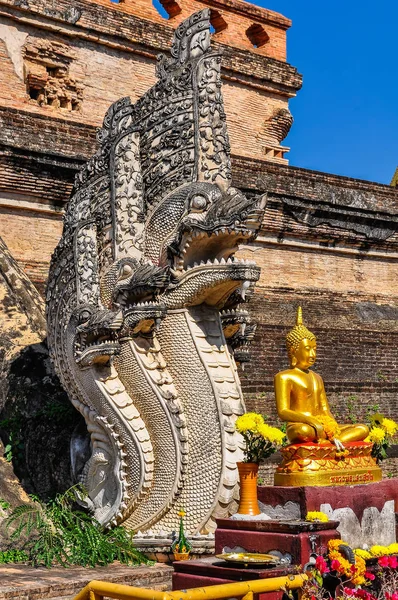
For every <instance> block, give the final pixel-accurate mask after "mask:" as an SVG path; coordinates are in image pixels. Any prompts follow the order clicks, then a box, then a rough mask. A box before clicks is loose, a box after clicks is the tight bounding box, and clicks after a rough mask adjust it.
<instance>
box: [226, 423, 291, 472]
mask: <svg viewBox="0 0 398 600" xmlns="http://www.w3.org/2000/svg"><path fill="white" fill-rule="evenodd" d="M235 428H236V430H237V431H239V433H241V434H242V436H243V439H244V441H245V449H244V462H247V463H257V464H260V463H261V462H263V460H265V459H266V458H268V457H269V456H271V454H273V453H274V452H276V450H278V448H279V447H280V446H281V445H282V444H283V442H284V440H285V437H286V436H285V434H284V433H283V431H281V430H280V429H278V428H277V427H272V426H271V425H268V423H266V422H265V421H264V417H262V416H261V415H259V414H258V413H254V412H249V413H245V414H244V415H242V416H241V417H238V418H237V419H236V422H235Z"/></svg>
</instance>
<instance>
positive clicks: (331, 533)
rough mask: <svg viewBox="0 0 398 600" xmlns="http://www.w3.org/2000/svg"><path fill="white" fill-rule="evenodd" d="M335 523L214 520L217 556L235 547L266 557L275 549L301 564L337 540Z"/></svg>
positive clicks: (296, 563) (293, 561)
mask: <svg viewBox="0 0 398 600" xmlns="http://www.w3.org/2000/svg"><path fill="white" fill-rule="evenodd" d="M337 526H338V522H336V521H329V522H328V523H305V522H299V521H297V522H288V521H285V522H284V521H235V520H234V519H217V530H216V536H215V537H216V539H215V544H216V548H215V549H216V554H221V553H222V552H223V550H224V548H229V549H230V550H233V548H235V547H236V546H240V547H242V548H244V549H245V550H246V551H247V552H259V553H261V554H267V553H268V552H270V551H271V550H278V551H279V552H281V553H282V554H288V555H289V557H290V558H291V562H292V564H295V565H303V564H305V563H306V562H308V561H309V559H310V555H311V553H313V552H316V553H319V552H320V551H322V550H325V549H326V546H327V543H328V541H329V540H331V539H336V538H339V537H340V535H339V534H338V532H337V530H336V528H337Z"/></svg>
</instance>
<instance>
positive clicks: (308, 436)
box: [286, 423, 326, 444]
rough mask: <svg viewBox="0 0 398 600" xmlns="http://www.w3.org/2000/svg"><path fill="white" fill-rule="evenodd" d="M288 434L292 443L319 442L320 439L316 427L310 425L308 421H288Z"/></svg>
mask: <svg viewBox="0 0 398 600" xmlns="http://www.w3.org/2000/svg"><path fill="white" fill-rule="evenodd" d="M286 435H287V437H288V440H289V442H290V443H291V444H302V443H304V442H317V441H318V440H319V438H318V436H317V433H316V431H315V428H314V427H312V426H311V425H308V423H288V425H287V427H286ZM325 439H326V436H325ZM319 441H321V440H319Z"/></svg>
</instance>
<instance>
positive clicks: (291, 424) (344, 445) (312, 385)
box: [275, 307, 381, 485]
mask: <svg viewBox="0 0 398 600" xmlns="http://www.w3.org/2000/svg"><path fill="white" fill-rule="evenodd" d="M286 345H287V351H288V355H289V359H290V365H291V368H290V369H286V370H285V371H281V372H280V373H277V375H276V376H275V397H276V406H277V411H278V415H279V418H280V419H282V421H286V422H287V428H286V435H287V438H288V440H289V442H290V446H287V447H285V448H284V449H282V455H283V457H284V462H283V463H282V465H281V466H280V467H279V468H278V470H277V473H276V475H275V484H276V485H331V484H332V485H342V484H349V485H351V484H352V483H364V482H366V481H376V480H378V479H380V478H381V471H380V469H379V467H377V466H376V463H375V461H374V459H373V458H372V457H371V455H370V454H371V450H372V444H370V443H366V442H363V440H364V439H365V438H366V437H367V436H368V434H369V429H368V427H367V426H366V425H362V424H358V423H355V424H348V425H338V423H337V422H336V420H335V419H334V417H333V415H332V413H331V412H330V408H329V403H328V400H327V397H326V393H325V388H324V384H323V380H322V377H321V376H320V375H318V374H317V373H314V372H313V371H311V369H310V367H312V365H313V364H314V363H315V360H316V338H315V335H314V334H313V333H311V331H309V330H308V329H307V328H306V327H305V326H304V325H303V318H302V310H301V307H299V308H298V310H297V319H296V325H295V327H293V329H292V330H291V331H289V333H288V334H287V337H286ZM304 444H305V446H304ZM337 471H338V472H339V473H340V472H343V475H342V476H340V475H339V474H336V472H337ZM348 471H349V474H348V475H347V477H344V475H345V473H346V472H348ZM356 475H357V476H358V480H357V479H356V478H355V476H356ZM350 476H351V477H350ZM339 477H340V478H341V479H342V480H341V481H340V480H339Z"/></svg>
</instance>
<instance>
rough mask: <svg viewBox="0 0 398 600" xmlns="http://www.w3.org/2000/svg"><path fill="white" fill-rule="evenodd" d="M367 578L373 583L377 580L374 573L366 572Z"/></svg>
mask: <svg viewBox="0 0 398 600" xmlns="http://www.w3.org/2000/svg"><path fill="white" fill-rule="evenodd" d="M365 578H366V579H369V580H370V581H373V580H374V579H375V578H376V576H375V575H373V573H370V572H369V571H366V573H365Z"/></svg>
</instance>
